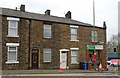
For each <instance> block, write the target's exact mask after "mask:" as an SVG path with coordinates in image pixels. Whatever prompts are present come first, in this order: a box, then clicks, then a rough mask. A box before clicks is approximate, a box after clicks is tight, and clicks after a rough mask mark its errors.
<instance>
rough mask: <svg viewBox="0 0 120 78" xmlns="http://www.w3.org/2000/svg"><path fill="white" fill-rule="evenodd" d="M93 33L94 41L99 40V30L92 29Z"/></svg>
mask: <svg viewBox="0 0 120 78" xmlns="http://www.w3.org/2000/svg"><path fill="white" fill-rule="evenodd" d="M91 34H92V42H98V39H97V36H98V32H97V30H92V32H91Z"/></svg>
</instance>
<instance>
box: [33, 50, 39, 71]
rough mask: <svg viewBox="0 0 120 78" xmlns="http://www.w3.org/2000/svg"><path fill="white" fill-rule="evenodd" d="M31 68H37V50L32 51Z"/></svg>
mask: <svg viewBox="0 0 120 78" xmlns="http://www.w3.org/2000/svg"><path fill="white" fill-rule="evenodd" d="M32 68H33V69H37V68H38V50H37V49H34V50H32Z"/></svg>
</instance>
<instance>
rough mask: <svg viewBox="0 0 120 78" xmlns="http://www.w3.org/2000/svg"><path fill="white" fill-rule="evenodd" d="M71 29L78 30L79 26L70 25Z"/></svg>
mask: <svg viewBox="0 0 120 78" xmlns="http://www.w3.org/2000/svg"><path fill="white" fill-rule="evenodd" d="M70 27H72V28H78V26H75V25H70Z"/></svg>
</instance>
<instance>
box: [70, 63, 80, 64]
mask: <svg viewBox="0 0 120 78" xmlns="http://www.w3.org/2000/svg"><path fill="white" fill-rule="evenodd" d="M71 64H79V63H71Z"/></svg>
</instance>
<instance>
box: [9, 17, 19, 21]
mask: <svg viewBox="0 0 120 78" xmlns="http://www.w3.org/2000/svg"><path fill="white" fill-rule="evenodd" d="M7 20H14V21H20V18H13V17H7Z"/></svg>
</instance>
